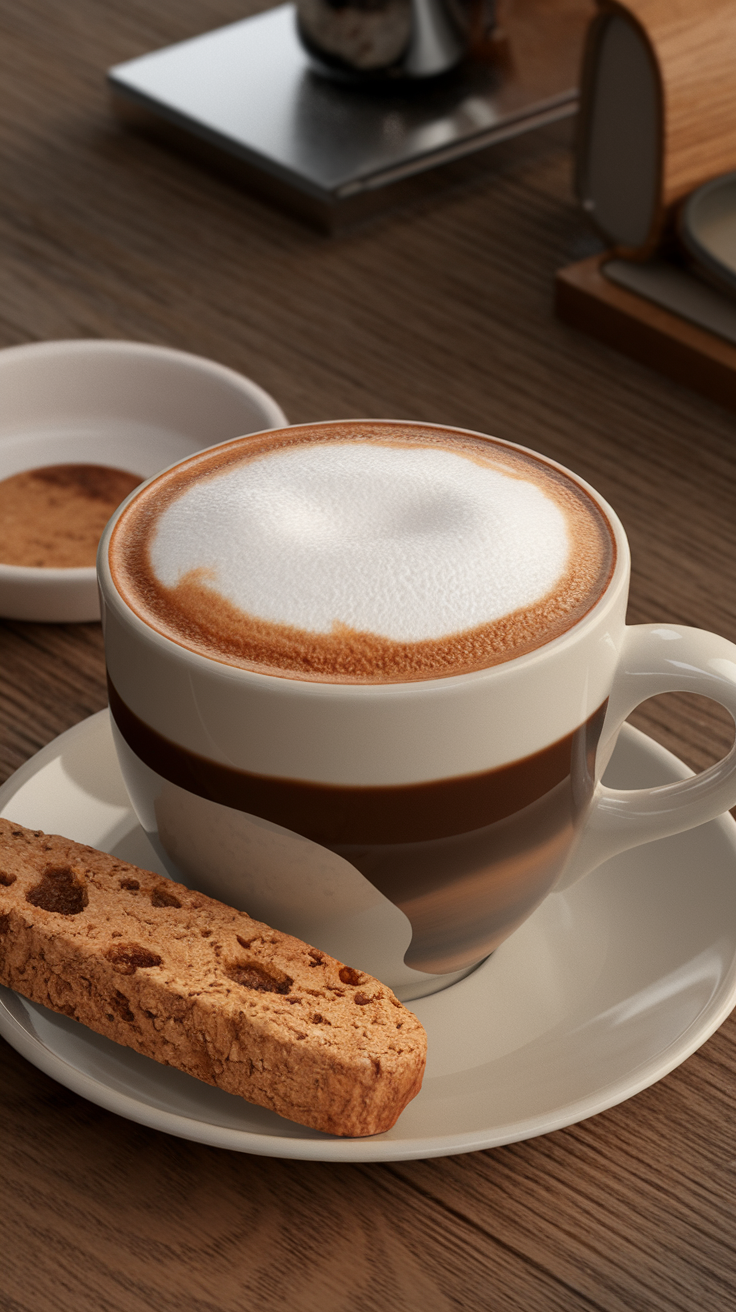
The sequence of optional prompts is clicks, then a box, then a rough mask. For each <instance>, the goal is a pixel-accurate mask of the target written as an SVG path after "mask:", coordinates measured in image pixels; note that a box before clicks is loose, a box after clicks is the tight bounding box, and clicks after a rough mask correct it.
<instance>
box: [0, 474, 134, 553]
mask: <svg viewBox="0 0 736 1312" xmlns="http://www.w3.org/2000/svg"><path fill="white" fill-rule="evenodd" d="M141 481H142V480H141V476H140V474H131V473H129V472H128V471H127V470H125V469H114V468H111V467H110V466H108V465H76V464H68V465H45V466H43V468H41V469H27V470H24V471H23V473H20V474H13V475H12V476H11V477H10V478H4V479H2V480H0V563H2V564H3V565H30V566H36V567H38V568H41V569H74V568H78V567H79V566H84V565H94V563H95V556H96V554H97V544H98V542H99V540H100V535H101V533H102V530H103V529H104V527H105V525H106V523H107V521H108V519H109V518H110V516H111V514H112V513H113V511H114V510H116V509H117V507H118V506H119V505H120V502H121V501H123V500H124V499H125V497H127V496H128V494H129V493H130V492H132V491H133V488H135V487H137V486H138V484H139V483H140V482H141Z"/></svg>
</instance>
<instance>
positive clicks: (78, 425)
mask: <svg viewBox="0 0 736 1312" xmlns="http://www.w3.org/2000/svg"><path fill="white" fill-rule="evenodd" d="M287 422H288V421H287V419H286V416H285V414H284V412H283V410H282V409H281V407H280V406H279V405H277V404H276V402H275V401H274V400H273V398H272V397H271V396H269V395H268V393H267V392H264V390H263V388H261V387H258V385H257V384H256V383H252V382H251V381H250V379H249V378H245V377H244V376H243V375H242V374H238V373H236V372H235V371H234V370H233V369H226V368H225V367H224V365H220V364H215V363H214V361H212V360H205V359H204V358H202V357H201V356H197V355H189V354H188V353H186V352H185V351H175V350H171V349H170V348H168V347H164V346H149V345H146V344H145V343H142V342H114V341H78V340H71V341H60V342H36V343H32V344H30V345H27V346H11V347H8V348H7V349H6V350H3V351H0V479H3V478H10V477H11V475H13V474H17V473H20V472H21V471H23V470H26V469H38V468H39V467H40V466H43V465H59V464H94V465H112V466H114V467H116V468H118V469H125V470H127V471H129V472H130V473H133V474H140V476H141V479H146V478H150V477H151V476H152V475H153V474H156V473H158V472H159V470H161V469H165V468H166V467H167V466H168V465H173V464H175V463H176V462H177V461H178V460H183V459H184V458H185V457H186V456H189V455H192V454H193V452H195V451H200V450H202V448H203V447H208V446H215V445H216V444H217V443H218V442H225V441H228V440H229V439H230V438H233V437H239V436H241V435H243V434H244V433H258V432H261V431H263V430H264V429H267V428H280V427H281V426H282V425H283V424H286V423H287ZM0 615H3V616H5V617H6V618H8V619H19V620H42V621H48V622H64V621H84V620H96V619H99V617H100V609H99V602H98V597H97V579H96V575H95V569H94V566H92V565H90V566H88V567H84V568H79V569H39V568H34V567H29V566H16V565H3V564H0Z"/></svg>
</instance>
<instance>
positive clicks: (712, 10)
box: [576, 0, 736, 259]
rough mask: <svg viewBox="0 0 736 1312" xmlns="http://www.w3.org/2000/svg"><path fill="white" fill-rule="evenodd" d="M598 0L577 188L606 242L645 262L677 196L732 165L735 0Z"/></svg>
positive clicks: (735, 160)
mask: <svg viewBox="0 0 736 1312" xmlns="http://www.w3.org/2000/svg"><path fill="white" fill-rule="evenodd" d="M598 3H599V12H598V15H597V17H596V18H595V19H594V20H593V22H592V23H591V25H590V28H589V30H588V35H587V39H586V45H585V53H584V57H583V68H582V75H581V98H580V119H579V130H578V149H577V163H576V189H577V192H578V195H579V197H580V200H581V202H582V203H583V205H584V206H585V208H586V209H587V210H588V212H589V214H590V217H591V219H592V221H593V222H594V223H595V224H596V226H597V227H598V230H599V232H600V234H601V236H602V237H603V240H604V241H605V242H606V243H607V244H608V245H613V246H615V247H616V249H617V251H618V253H619V254H621V255H624V256H627V257H630V258H640V259H646V258H648V257H649V256H650V255H652V254H653V253H654V251H655V250H656V249H657V247H658V245H659V244H660V241H661V239H662V234H663V232H664V230H665V226H666V225H667V224H668V223H670V222H671V221H672V220H673V218H674V215H675V211H676V208H677V206H678V205H679V204H680V202H681V201H682V200H683V198H684V197H685V196H687V195H688V194H689V193H690V192H691V191H693V190H694V189H695V188H696V187H699V186H700V185H701V184H702V183H704V182H707V181H708V179H710V178H713V177H716V176H718V175H719V174H721V173H727V172H730V171H731V170H732V169H734V168H736V69H735V62H736V4H734V0H598ZM614 31H615V32H616V35H614ZM637 52H638V53H637ZM642 61H643V65H642ZM637 68H638V69H639V71H638V72H637ZM647 70H648V71H647ZM642 79H643V81H642ZM622 193H626V194H627V195H628V196H629V197H630V202H629V204H628V205H624V207H623V213H622V209H621V194H622ZM632 203H633V212H632V209H631V204H632ZM639 229H640V231H639ZM635 231H636V232H638V235H637V236H635V235H634V232H635Z"/></svg>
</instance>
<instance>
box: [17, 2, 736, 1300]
mask: <svg viewBox="0 0 736 1312" xmlns="http://www.w3.org/2000/svg"><path fill="white" fill-rule="evenodd" d="M517 3H518V4H521V3H523V0H517ZM549 3H550V4H553V3H554V0H549ZM255 7H256V6H255V5H254V6H253V8H255ZM247 12H249V9H248V3H247V0H244V2H243V3H237V4H236V3H235V0H158V3H157V4H155V5H154V4H153V3H152V0H74V3H73V4H72V3H69V4H66V5H61V4H58V3H52V0H23V3H22V4H18V3H15V2H13V0H2V2H1V3H0V161H1V164H0V176H1V177H2V188H1V189H0V345H11V344H14V343H17V342H24V341H33V340H36V339H39V338H54V337H86V336H92V337H97V336H103V337H124V338H133V339H137V340H143V341H153V342H160V343H164V344H167V345H172V346H177V347H182V348H184V349H186V350H190V351H195V352H199V353H201V354H204V355H208V356H211V357H213V358H215V359H217V360H221V361H222V362H224V363H225V364H228V365H231V366H232V367H234V368H236V369H240V370H242V371H243V372H245V373H247V374H249V375H251V376H252V377H253V378H255V379H256V380H257V381H258V382H260V383H261V384H263V385H264V386H265V387H266V388H268V389H269V390H270V391H272V392H273V394H274V395H275V396H276V397H277V399H278V400H279V401H280V402H281V403H282V405H283V406H284V408H285V410H286V412H287V414H288V415H289V417H290V418H291V419H293V420H294V421H299V422H300V421H307V420H313V419H319V418H325V417H329V418H340V417H347V416H354V415H364V416H386V417H397V418H404V417H411V418H419V419H427V420H437V421H441V422H447V423H454V424H459V425H465V426H468V427H470V428H475V429H480V430H484V431H489V432H492V433H496V434H498V435H500V436H502V437H506V438H511V439H513V440H516V441H520V442H522V443H525V444H527V445H529V446H532V447H534V448H536V449H538V450H540V451H543V452H545V453H546V454H548V455H551V456H554V457H555V458H556V459H559V460H562V461H563V462H565V463H566V464H569V465H570V466H572V467H573V468H574V469H576V470H577V471H579V472H580V473H581V474H582V475H583V476H584V477H585V478H588V479H589V480H590V481H591V482H592V483H593V484H594V485H595V486H596V487H598V488H599V489H600V491H601V492H602V493H603V494H604V495H605V496H606V497H607V498H608V499H609V500H610V501H611V502H612V504H613V505H614V506H615V507H616V509H617V510H618V511H619V513H620V515H621V516H622V518H623V521H624V524H625V525H626V528H627V530H628V532H629V535H630V538H631V543H632V550H633V557H634V577H633V585H632V597H631V607H630V618H631V619H632V621H635V622H637V621H651V620H671V621H680V622H685V623H689V624H695V625H699V626H702V627H707V628H712V629H715V630H717V631H719V632H721V633H724V634H725V635H726V636H728V637H730V638H732V639H734V640H736V589H735V588H734V575H735V573H736V513H735V511H736V480H735V478H734V445H733V444H734V422H733V418H732V417H730V416H729V415H727V414H726V412H725V411H722V410H720V409H718V408H717V407H716V406H715V405H712V404H709V403H708V402H706V401H704V400H702V399H700V398H698V397H697V396H696V395H695V394H693V393H691V392H689V391H687V390H685V389H684V388H681V387H679V386H678V385H677V384H676V383H671V382H668V381H667V380H665V379H663V378H661V377H659V376H657V375H655V374H653V373H650V372H649V371H648V370H646V369H645V368H643V367H640V366H637V365H636V364H634V363H632V362H631V361H629V360H626V359H624V358H623V357H621V356H619V355H616V354H615V353H613V352H612V351H610V350H608V349H607V348H606V347H604V346H602V345H599V344H597V343H595V342H593V341H590V340H588V339H586V338H585V337H583V336H580V335H578V334H576V333H575V332H574V331H573V330H572V329H569V328H566V327H565V326H564V325H562V324H560V323H558V322H557V321H555V319H554V317H553V312H552V297H553V277H554V272H555V270H556V269H557V268H558V267H559V266H561V265H564V264H567V263H569V262H570V261H572V260H574V259H579V258H582V257H583V256H584V255H586V254H589V253H591V252H592V251H593V250H594V249H595V244H594V243H593V242H592V241H591V239H590V238H589V236H588V233H587V230H586V228H585V226H584V223H583V221H582V220H581V218H580V216H579V215H578V212H577V210H576V207H575V204H574V202H573V199H572V193H571V158H570V142H569V134H568V133H567V132H566V131H565V130H564V129H554V130H552V129H549V130H546V131H545V132H542V133H539V134H537V135H536V136H535V137H533V138H530V139H529V140H526V141H523V140H522V141H518V142H516V143H512V144H510V145H509V146H507V147H504V148H501V149H499V150H498V152H497V154H496V155H495V157H494V164H493V166H492V167H489V169H488V172H487V173H485V174H484V175H483V176H481V177H480V178H477V179H476V180H475V181H474V182H473V183H472V185H467V186H465V187H464V188H458V189H457V190H454V191H450V192H448V193H446V194H444V195H441V196H436V197H435V198H433V200H432V202H431V204H430V203H425V204H423V205H421V206H418V207H416V208H414V209H411V210H405V211H402V212H399V213H396V214H393V215H389V216H386V217H384V218H382V219H380V220H379V221H376V222H374V223H373V224H371V225H368V226H365V227H363V228H359V229H356V230H354V231H352V232H350V233H347V234H344V235H342V236H340V237H338V238H332V239H330V238H327V237H323V236H320V235H317V234H315V233H313V232H311V231H310V230H309V229H308V228H306V227H302V226H301V225H300V224H299V222H298V221H297V220H295V219H292V218H289V217H286V216H285V215H282V214H280V213H279V212H278V211H276V210H272V209H269V208H267V207H266V206H265V205H264V204H263V203H262V202H260V201H258V200H256V199H254V198H251V197H249V196H248V195H246V194H244V193H241V192H239V191H237V190H235V189H234V188H233V187H231V186H229V185H228V184H226V183H225V182H222V181H220V180H217V179H215V178H212V177H209V176H208V175H206V174H205V173H202V172H199V171H197V169H196V168H195V167H194V166H193V165H191V164H189V163H187V162H186V161H183V160H179V159H178V158H176V157H175V156H173V155H168V154H166V153H165V151H163V150H162V149H161V148H160V147H157V146H155V145H153V144H149V143H148V142H146V141H144V140H141V139H137V138H136V137H134V136H132V135H131V136H129V135H126V134H125V133H124V132H123V131H122V130H121V129H120V128H118V127H117V126H116V125H115V124H114V123H113V122H112V121H111V119H110V117H109V115H108V111H107V103H106V95H105V89H104V84H103V71H104V69H105V68H106V67H107V66H108V65H110V64H113V63H115V62H119V61H121V60H124V59H128V58H131V57H133V56H135V55H138V54H141V53H143V52H145V51H146V50H148V49H151V48H154V47H156V46H159V45H163V44H166V43H168V42H170V41H173V40H177V39H182V38H184V37H187V36H190V35H194V34H195V33H197V32H200V31H203V30H206V29H207V28H211V27H214V26H216V25H218V24H221V23H225V22H229V21H233V20H235V19H237V18H240V17H242V16H243V15H244V13H247ZM104 700H105V697H104V687H103V663H102V643H101V636H100V632H99V628H98V627H97V626H95V625H82V626H66V627H65V626H42V625H30V624H15V623H6V624H3V625H2V626H0V773H1V775H2V777H3V778H4V777H6V776H7V775H8V774H9V773H10V772H11V771H12V770H13V769H14V768H15V767H16V766H18V765H19V764H20V763H21V762H22V761H24V760H25V759H26V758H27V757H28V756H29V755H31V754H32V753H33V752H34V751H35V750H37V748H39V747H40V746H41V745H42V744H44V743H46V742H48V741H49V740H50V739H51V738H53V737H54V736H55V735H56V734H58V733H59V732H60V731H61V730H63V729H65V728H67V727H69V726H70V725H72V724H74V723H76V722H77V721H78V720H80V719H81V718H83V717H84V716H85V715H88V714H89V713H90V712H92V711H95V710H98V709H99V708H100V707H102V706H103V705H104ZM636 722H637V723H638V724H639V725H641V726H643V727H644V728H646V729H647V731H648V732H650V733H652V734H653V735H654V736H655V737H658V738H659V739H660V740H661V741H663V742H665V743H666V744H667V745H668V746H669V747H671V748H673V749H674V750H675V751H677V752H678V753H679V754H680V755H681V756H682V757H683V758H684V759H685V760H686V761H688V762H689V763H690V764H691V765H693V766H695V767H699V766H702V765H703V764H704V763H706V762H708V761H710V760H713V759H715V758H716V757H717V756H719V755H721V754H722V752H723V750H724V748H725V746H726V745H727V744H728V742H729V741H730V738H731V728H730V727H729V725H727V724H726V723H725V717H724V716H722V715H721V714H720V712H718V711H717V710H715V709H714V708H713V707H712V706H711V705H710V704H709V703H704V702H701V701H699V700H697V699H687V698H683V697H678V698H663V699H659V700H658V701H657V702H655V703H652V704H650V705H649V706H647V707H645V708H643V709H642V710H641V711H640V712H638V714H637V716H636ZM735 1112H736V1022H734V1021H733V1020H731V1021H729V1022H727V1023H726V1024H725V1025H724V1026H723V1028H722V1029H721V1030H720V1031H719V1033H718V1034H717V1035H716V1036H715V1037H714V1038H713V1039H711V1040H710V1041H709V1042H708V1043H707V1044H706V1045H705V1047H704V1048H703V1049H702V1050H701V1051H700V1052H699V1053H697V1054H696V1055H695V1056H694V1057H692V1058H691V1059H690V1060H689V1061H688V1062H686V1063H685V1065H684V1066H682V1067H681V1068H680V1069H679V1070H677V1071H676V1072H674V1073H673V1074H671V1075H670V1076H668V1077H667V1078H666V1079H665V1080H663V1081H662V1082H661V1083H660V1084H658V1085H656V1086H655V1087H654V1088H652V1089H650V1090H648V1091H646V1092H644V1093H642V1094H640V1095H639V1096H638V1097H636V1098H635V1099H633V1100H632V1101H630V1102H628V1103H625V1104H623V1105H622V1106H621V1107H618V1108H614V1109H613V1110H611V1111H609V1112H607V1113H604V1114H603V1115H600V1116H598V1117H595V1118H593V1119H592V1120H589V1121H587V1122H584V1123H583V1124H581V1125H578V1126H575V1127H573V1128H571V1129H569V1130H565V1131H561V1132H559V1133H556V1134H553V1135H549V1136H547V1137H545V1138H541V1139H537V1140H534V1141H530V1142H527V1143H521V1144H517V1145H513V1146H510V1147H507V1148H503V1149H500V1150H496V1151H493V1152H487V1153H474V1154H470V1155H467V1156H464V1157H459V1158H448V1159H438V1160H433V1161H428V1162H414V1163H407V1164H404V1165H387V1166H364V1167H360V1166H355V1167H333V1166H325V1165H319V1164H314V1165H310V1164H304V1163H296V1162H284V1161H277V1160H267V1159H259V1158H254V1157H247V1156H241V1155H235V1154H228V1153H226V1152H222V1151H219V1150H216V1149H210V1148H206V1147H200V1146H197V1145H194V1144H190V1143H187V1142H184V1141H178V1140H175V1139H171V1138H167V1137H165V1136H163V1135H159V1134H157V1133H155V1132H153V1131H150V1130H147V1129H144V1128H141V1127H139V1126H136V1125H133V1124H131V1123H128V1122H126V1121H124V1120H121V1119H119V1118H117V1117H115V1116H113V1115H112V1114H109V1113H107V1112H105V1111H103V1110H101V1109H100V1108H97V1107H94V1106H92V1105H91V1104H89V1103H87V1102H85V1101H84V1100H83V1099H81V1098H78V1097H77V1096H76V1095H74V1094H72V1093H70V1092H69V1091H67V1090H66V1089H63V1088H61V1087H60V1086H58V1085H56V1084H54V1082H53V1081H52V1080H50V1079H48V1078H47V1077H46V1076H44V1075H42V1074H41V1073H40V1072H39V1071H37V1070H36V1069H35V1068H33V1067H31V1066H30V1065H28V1064H27V1063H26V1062H25V1061H24V1060H23V1059H22V1058H21V1057H19V1056H18V1055H17V1054H16V1053H15V1052H14V1051H13V1050H12V1049H11V1048H9V1047H8V1046H7V1045H5V1044H2V1045H0V1162H1V1164H2V1171H1V1173H0V1179H1V1180H2V1183H0V1215H1V1216H2V1240H1V1241H0V1309H2V1312H47V1310H48V1312H52V1310H53V1312H93V1310H94V1312H149V1309H151V1308H155V1309H156V1310H157V1312H169V1309H171V1312H174V1310H175V1309H176V1312H243V1309H255V1308H258V1309H259V1312H260V1310H261V1309H262V1310H263V1312H272V1310H276V1309H278V1310H279V1312H281V1309H284V1310H285V1309H299V1312H343V1310H344V1309H348V1308H349V1309H351V1312H378V1310H379V1309H385V1308H394V1307H396V1308H398V1307H400V1308H402V1309H409V1312H420V1310H421V1312H450V1310H453V1312H454V1310H455V1309H462V1310H463V1312H465V1310H466V1309H467V1310H472V1312H474V1310H475V1309H478V1312H485V1310H486V1309H491V1310H492V1312H516V1310H518V1312H693V1309H701V1308H702V1309H710V1308H713V1309H716V1308H717V1309H730V1308H736V1270H735V1265H734V1258H735V1256H736V1253H735V1249H736V1243H735V1241H734V1222H735V1221H736V1201H735V1198H736V1115H735V1114H734V1113H735Z"/></svg>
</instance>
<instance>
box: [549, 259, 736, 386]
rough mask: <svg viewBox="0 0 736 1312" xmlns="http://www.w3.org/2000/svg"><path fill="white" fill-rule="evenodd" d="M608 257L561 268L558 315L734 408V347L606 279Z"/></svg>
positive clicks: (735, 365)
mask: <svg viewBox="0 0 736 1312" xmlns="http://www.w3.org/2000/svg"><path fill="white" fill-rule="evenodd" d="M610 258H611V252H610V251H609V252H606V253H605V254H603V255H594V256H592V257H591V258H589V259H587V260H581V261H580V262H579V263H578V264H570V265H568V266H567V268H565V269H561V270H560V272H559V273H558V274H557V278H556V281H555V310H556V313H557V315H558V316H559V318H560V319H563V320H564V321H565V323H569V324H571V325H572V326H573V327H574V328H579V329H580V330H581V331H582V332H585V333H589V334H590V335H591V336H592V337H597V338H598V340H599V341H602V342H605V343H606V345H607V346H612V347H614V349H615V350H617V351H621V352H622V353H623V354H624V355H628V356H630V357H631V358H632V359H634V360H639V361H640V362H641V363H642V364H646V365H649V367H650V368H651V369H656V370H657V372H658V373H661V374H665V375H666V376H667V377H668V378H673V379H675V380H676V381H677V382H679V383H684V384H685V385H686V386H687V387H692V388H693V390H694V391H696V392H700V393H701V395H703V396H707V397H709V398H710V399H711V400H712V401H717V402H718V403H719V404H720V405H723V406H726V407H727V409H729V410H734V411H736V346H732V345H731V344H730V343H729V342H726V341H724V340H723V339H722V338H720V337H716V336H715V334H713V333H709V332H706V330H705V329H703V328H699V327H697V326H696V325H695V324H692V323H688V322H687V320H685V319H682V318H680V317H679V315H676V314H673V313H671V312H670V311H668V310H664V309H662V308H660V306H658V305H655V304H653V303H652V302H651V301H648V300H645V299H644V297H642V296H637V295H636V294H635V293H634V292H631V291H628V290H626V289H624V288H623V287H618V286H616V284H615V283H612V282H610V281H609V280H608V279H607V278H606V277H605V276H604V275H603V273H602V272H601V265H602V264H604V263H605V261H606V260H609V259H610Z"/></svg>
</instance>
